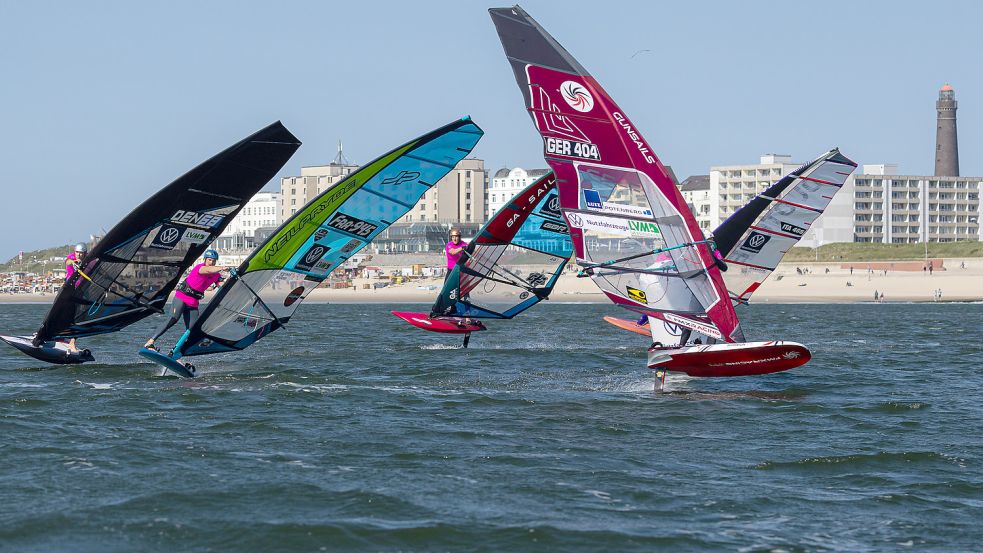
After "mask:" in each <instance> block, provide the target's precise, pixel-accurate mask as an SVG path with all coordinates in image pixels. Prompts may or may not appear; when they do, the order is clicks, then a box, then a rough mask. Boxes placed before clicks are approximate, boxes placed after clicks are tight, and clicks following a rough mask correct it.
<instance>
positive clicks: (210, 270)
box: [198, 265, 228, 275]
mask: <svg viewBox="0 0 983 553" xmlns="http://www.w3.org/2000/svg"><path fill="white" fill-rule="evenodd" d="M226 270H228V267H226V266H224V265H212V266H211V267H209V266H207V265H203V266H202V267H201V268H200V269H198V274H202V275H211V274H214V273H220V272H222V271H226Z"/></svg>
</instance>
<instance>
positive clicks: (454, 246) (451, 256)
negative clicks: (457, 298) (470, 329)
mask: <svg viewBox="0 0 983 553" xmlns="http://www.w3.org/2000/svg"><path fill="white" fill-rule="evenodd" d="M450 238H451V239H450V242H448V243H447V245H446V246H444V253H445V254H447V274H445V275H444V282H447V279H448V278H449V277H450V276H451V271H453V270H454V267H456V266H457V262H458V260H460V259H461V256H462V255H464V248H467V247H468V243H467V242H465V241H464V240H461V230H460V229H458V228H457V227H453V228H451V236H450ZM461 299H462V300H463V301H467V300H468V296H467V294H465V295H464V296H462V297H461ZM474 322H475V321H473V320H472V319H471V318H470V317H465V318H464V319H463V320H461V321H460V322H459V324H460V325H463V326H467V325H470V324H474Z"/></svg>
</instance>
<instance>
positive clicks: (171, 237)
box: [157, 227, 181, 244]
mask: <svg viewBox="0 0 983 553" xmlns="http://www.w3.org/2000/svg"><path fill="white" fill-rule="evenodd" d="M180 236H181V231H180V230H178V229H176V228H174V227H168V228H166V229H164V230H162V231H160V236H158V237H157V239H158V240H160V241H161V242H162V243H164V244H172V243H174V242H177V239H178V237H180Z"/></svg>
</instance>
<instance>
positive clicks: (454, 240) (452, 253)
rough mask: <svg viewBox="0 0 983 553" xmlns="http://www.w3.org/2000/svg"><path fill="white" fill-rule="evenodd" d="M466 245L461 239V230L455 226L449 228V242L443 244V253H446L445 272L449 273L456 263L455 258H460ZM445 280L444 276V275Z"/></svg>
mask: <svg viewBox="0 0 983 553" xmlns="http://www.w3.org/2000/svg"><path fill="white" fill-rule="evenodd" d="M466 247H468V243H467V242H465V241H464V240H461V231H460V230H458V229H457V227H455V228H452V229H451V239H450V242H448V243H447V245H446V246H444V253H446V254H447V274H448V275H450V274H451V271H453V270H454V267H455V266H456V265H457V260H459V259H461V255H462V254H463V253H464V248H466ZM445 280H446V277H445Z"/></svg>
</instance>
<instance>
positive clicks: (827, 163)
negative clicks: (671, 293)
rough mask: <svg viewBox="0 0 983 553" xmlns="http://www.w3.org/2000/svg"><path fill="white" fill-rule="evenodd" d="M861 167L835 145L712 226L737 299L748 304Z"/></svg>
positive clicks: (731, 293)
mask: <svg viewBox="0 0 983 553" xmlns="http://www.w3.org/2000/svg"><path fill="white" fill-rule="evenodd" d="M856 168H857V164H856V163H855V162H853V161H852V160H850V159H848V158H847V157H846V156H844V155H843V154H841V153H840V151H839V150H838V149H836V148H834V149H832V150H830V151H828V152H826V153H825V154H823V155H821V156H819V157H818V158H817V159H815V160H814V161H811V162H809V163H806V164H805V165H803V166H801V167H799V168H798V169H796V170H795V171H792V172H791V173H789V174H788V175H786V176H784V177H783V178H782V179H781V180H779V181H778V182H776V183H775V184H773V185H772V186H770V187H769V188H768V189H767V190H765V191H764V192H762V193H760V194H758V195H757V196H756V197H755V198H754V199H752V200H751V201H750V202H748V203H747V205H745V206H744V207H742V208H741V209H739V210H737V211H736V212H734V214H733V215H731V216H730V217H729V218H728V219H727V220H726V221H724V222H723V223H721V224H720V226H718V227H717V229H716V230H715V231H713V238H714V241H715V242H716V245H717V248H719V250H720V252H721V254H723V256H724V261H725V262H726V263H727V264H728V266H729V268H730V269H729V270H728V271H727V272H726V273H725V274H724V282H725V283H726V284H727V290H728V291H729V294H730V298H731V300H733V301H734V303H735V304H737V303H747V301H748V299H749V298H750V297H751V295H752V294H754V292H755V290H757V289H758V287H759V286H761V283H762V282H764V280H765V279H766V278H768V275H770V274H771V273H772V271H774V270H775V267H777V266H778V263H779V262H780V261H781V260H782V257H784V256H785V253H786V252H788V250H789V249H790V248H791V247H793V246H795V244H797V243H798V242H799V240H801V239H802V236H803V235H804V234H805V233H806V232H807V231H808V230H809V228H810V227H811V226H812V223H813V222H814V221H815V220H816V218H818V217H819V216H820V215H822V213H823V211H824V210H825V209H826V206H828V205H829V202H830V201H831V200H832V199H833V195H834V194H836V193H837V192H838V191H839V190H840V188H841V187H842V186H843V183H844V182H846V179H847V178H848V177H849V176H850V174H851V173H853V171H854V169H856Z"/></svg>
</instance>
